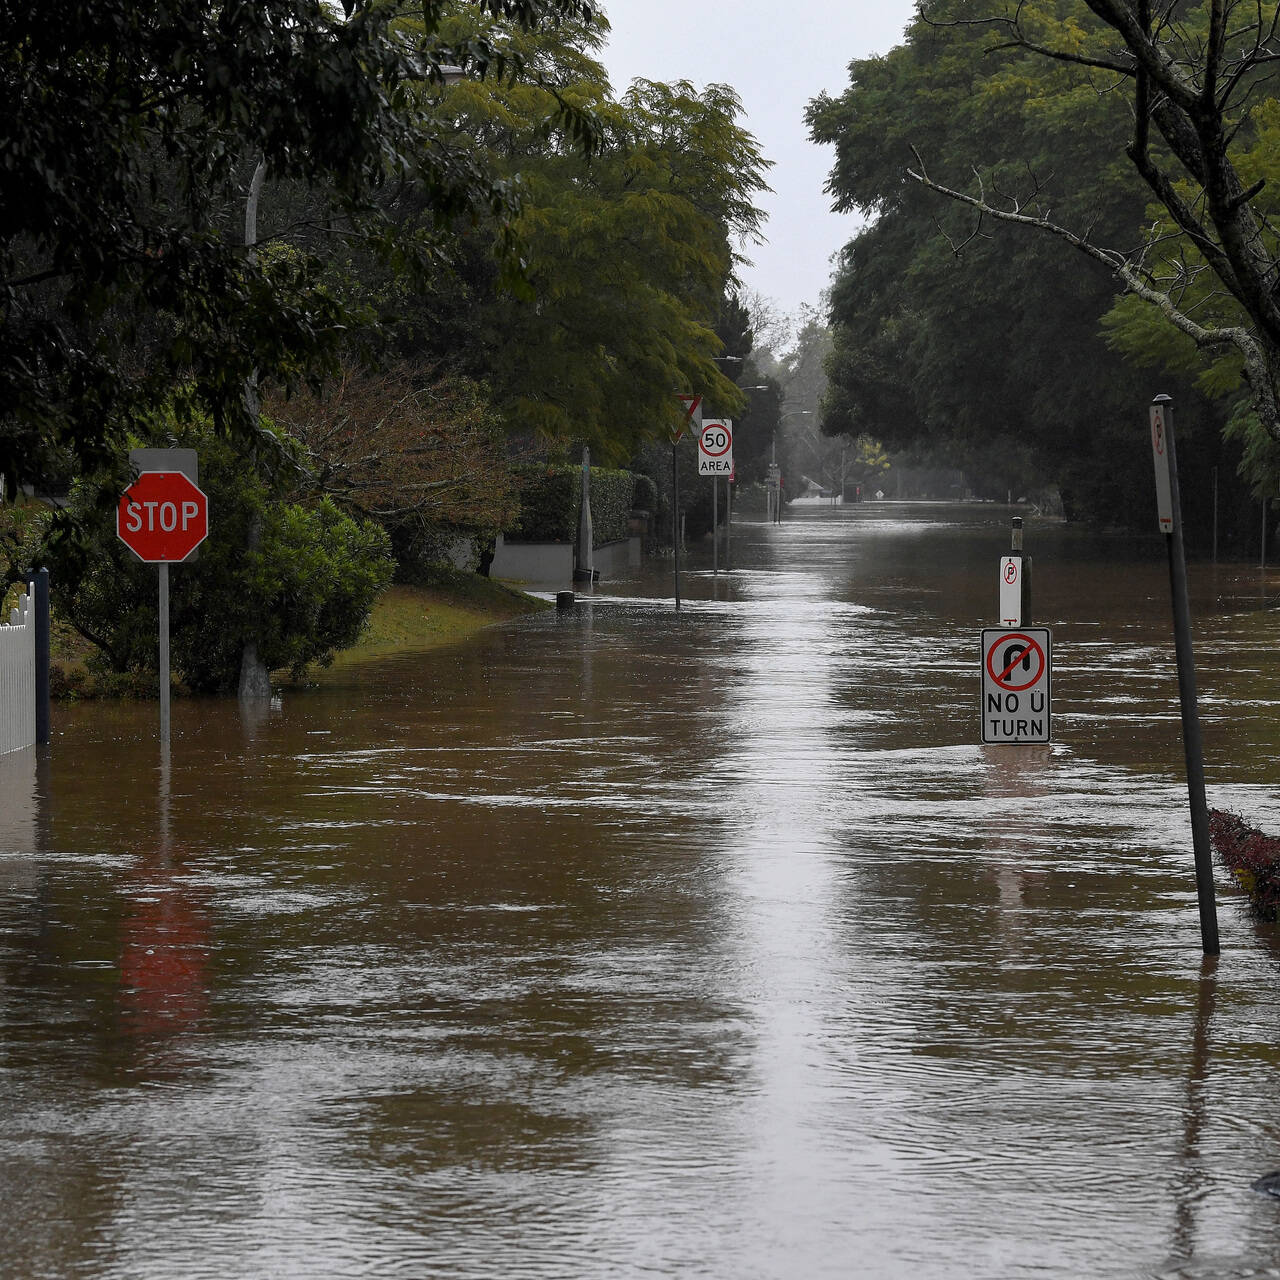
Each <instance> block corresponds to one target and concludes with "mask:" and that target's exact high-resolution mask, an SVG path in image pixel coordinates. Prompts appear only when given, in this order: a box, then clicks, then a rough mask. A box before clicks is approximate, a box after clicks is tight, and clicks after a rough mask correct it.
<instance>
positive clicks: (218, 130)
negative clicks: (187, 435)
mask: <svg viewBox="0 0 1280 1280" xmlns="http://www.w3.org/2000/svg"><path fill="white" fill-rule="evenodd" d="M470 7H471V8H472V9H474V10H476V11H479V12H483V13H486V14H491V15H496V16H499V17H501V18H503V19H504V20H506V21H510V22H514V23H516V24H522V23H523V24H527V25H536V24H538V23H540V22H546V23H552V24H554V23H555V22H557V21H559V20H561V19H574V20H581V19H584V18H588V17H589V16H590V15H591V14H592V12H593V8H592V5H591V4H590V3H589V2H588V0H470ZM445 8H446V6H445V4H444V3H443V2H442V0H422V3H421V4H415V6H414V13H415V14H416V15H418V17H419V19H420V26H419V28H418V36H419V38H418V39H416V40H413V41H410V40H408V39H406V38H405V35H404V32H403V30H402V29H401V27H400V25H399V23H398V16H397V11H396V6H395V5H392V4H388V3H386V2H385V0H344V2H343V10H344V12H343V13H337V12H336V11H335V10H334V9H333V8H332V7H331V6H330V5H329V4H327V3H325V0H253V3H248V2H247V0H228V3H224V4H217V5H213V4H208V3H206V2H205V0H175V2H174V3H170V4H165V5H162V6H157V5H146V4H142V5H140V4H137V3H135V2H134V0H43V2H42V3H40V4H29V3H22V2H21V0H4V2H3V3H0V49H2V50H3V53H2V54H0V153H3V155H4V157H5V163H4V165H3V166H2V167H0V475H2V476H4V477H6V478H7V479H8V481H9V482H10V484H11V485H12V484H13V483H14V482H15V481H17V480H19V479H21V480H31V481H35V482H38V483H44V482H46V481H47V480H48V479H49V477H50V476H51V474H54V473H55V472H56V471H57V470H59V469H62V470H64V471H65V470H66V469H67V468H68V467H69V466H71V467H73V466H75V465H92V464H94V463H96V462H100V461H102V460H103V459H104V458H105V457H107V456H108V455H109V453H110V445H111V442H112V441H113V440H117V439H120V438H122V436H123V434H124V433H125V432H126V431H127V430H128V429H130V428H131V427H133V428H138V427H141V426H142V425H143V424H145V423H146V421H147V420H148V419H149V418H150V417H151V416H152V415H153V414H154V413H156V412H158V411H160V410H161V409H162V408H164V407H165V406H167V405H168V403H169V401H170V399H171V397H172V396H173V395H174V393H175V391H181V392H182V394H183V395H184V396H186V397H187V398H188V399H189V400H191V401H194V402H196V403H199V404H201V405H203V406H204V407H205V408H206V409H207V410H208V412H209V414H210V415H211V417H212V420H213V422H214V423H215V425H216V426H217V427H218V429H219V430H232V431H235V432H236V433H238V434H239V435H240V436H241V437H249V438H251V437H252V436H253V435H254V434H255V433H256V432H257V423H256V420H255V417H254V414H253V413H252V411H251V409H248V408H246V405H245V402H244V395H243V391H244V388H245V386H246V383H247V382H248V381H249V380H250V379H251V378H252V377H253V376H255V373H256V375H257V376H261V377H262V378H264V379H277V380H279V381H281V382H282V383H284V384H293V383H296V382H297V381H298V380H299V379H300V377H301V376H302V375H304V374H306V373H308V372H310V371H312V370H313V369H314V368H315V367H316V366H317V364H322V363H323V362H324V360H325V359H326V358H327V357H328V356H330V355H331V354H332V352H333V351H334V350H335V349H336V347H337V345H338V343H339V342H340V341H341V340H342V337H343V335H344V334H345V333H346V332H347V331H348V328H349V326H350V324H351V322H352V320H353V316H352V315H351V314H350V309H349V308H348V307H347V306H345V305H344V304H343V302H342V300H341V299H340V298H339V297H338V296H337V295H336V294H335V293H334V292H333V291H332V290H331V289H329V288H326V287H325V286H324V283H323V279H322V267H323V265H324V263H325V261H326V260H327V258H328V257H329V252H330V251H329V250H328V248H327V247H324V245H323V244H322V242H324V241H332V239H333V235H332V233H333V232H339V233H341V234H342V235H345V236H348V237H352V238H354V239H356V240H358V241H361V242H362V243H364V244H365V245H367V246H369V247H370V248H371V249H377V250H378V251H380V252H385V253H393V254H394V256H395V260H396V264H397V269H398V270H399V271H401V272H407V273H410V274H413V273H418V272H420V271H421V270H423V269H424V268H425V267H426V266H428V265H429V263H430V262H431V261H432V260H433V257H434V254H435V251H436V249H437V248H438V244H437V242H436V240H435V239H434V238H432V237H430V236H427V235H413V236H411V235H408V234H405V232H404V229H403V226H402V224H401V223H399V222H397V221H396V220H395V219H394V218H391V217H389V216H388V214H389V208H390V206H391V205H392V204H394V202H393V201H389V200H388V198H387V194H386V193H387V192H388V191H392V192H394V191H396V190H399V189H400V187H401V185H404V186H407V187H411V188H412V189H413V190H414V191H415V192H417V193H418V199H419V203H420V204H421V205H422V206H423V207H424V208H425V209H427V210H428V211H429V212H430V213H432V214H433V215H436V216H437V217H438V218H444V219H448V218H453V217H458V216H462V215H467V214H473V213H476V212H477V211H480V210H488V211H492V212H495V213H502V212H504V211H506V210H508V209H509V208H510V204H511V200H510V190H509V187H508V185H507V184H506V183H505V182H503V181H501V180H498V179H495V178H494V177H493V176H492V175H491V174H490V173H489V172H488V171H487V170H486V169H485V168H484V166H483V165H482V164H480V163H479V162H478V161H477V158H476V157H475V156H473V155H472V154H470V153H469V152H468V151H467V150H466V149H465V148H457V147H451V146H449V145H448V142H447V140H444V139H441V138H438V137H435V136H432V135H430V134H425V133H424V132H423V130H422V127H421V125H422V121H421V117H420V115H419V113H418V112H417V110H416V103H417V101H418V95H417V86H419V85H421V84H422V83H424V82H431V81H439V79H440V78H441V66H442V65H444V64H447V63H451V62H460V63H461V64H462V65H464V66H465V67H467V68H469V69H473V70H474V71H475V72H476V73H477V74H483V73H485V72H488V71H493V72H495V73H496V72H499V71H506V70H509V69H510V68H511V67H512V65H513V64H512V62H511V59H510V58H509V57H508V55H507V54H506V52H505V51H500V50H497V49H496V48H495V47H494V46H493V45H492V44H491V43H490V42H488V41H486V40H484V39H483V38H475V39H470V40H468V41H466V42H465V43H463V44H462V45H461V46H456V47H455V46H451V45H450V44H448V43H447V42H445V41H444V40H443V39H441V37H440V35H439V27H440V23H441V20H442V17H443V16H444V11H445ZM562 114H563V115H564V118H565V120H566V122H567V123H566V125H565V130H566V132H567V133H568V134H569V135H572V136H575V137H577V138H578V139H579V140H580V139H581V138H582V137H583V136H584V135H586V134H588V133H589V132H590V122H589V121H588V120H587V118H586V117H585V116H583V115H582V114H581V113H578V112H575V111H574V110H573V109H572V106H571V104H562ZM259 165H261V166H262V170H265V172H267V173H269V174H270V175H272V176H273V177H274V178H277V179H280V180H284V181H292V182H294V183H296V184H299V185H301V186H302V187H306V188H313V189H315V190H317V191H318V192H320V193H321V194H322V199H320V200H319V201H318V207H319V208H320V211H321V214H322V216H319V217H317V218H315V219H313V221H314V222H315V226H316V229H317V230H316V232H315V234H314V236H313V239H312V242H311V243H310V244H302V245H301V246H300V247H299V248H298V251H297V252H295V253H292V254H289V255H267V254H264V255H259V256H257V257H255V256H253V255H246V254H245V253H244V251H243V248H242V233H241V230H240V228H241V226H242V225H243V224H242V220H241V218H242V215H241V207H242V206H241V201H242V198H243V195H244V193H245V191H246V190H247V189H248V188H249V187H250V185H251V175H253V174H254V173H255V170H258V166H259ZM262 170H258V172H259V173H261V171H262Z"/></svg>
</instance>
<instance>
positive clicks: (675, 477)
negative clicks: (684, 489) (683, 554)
mask: <svg viewBox="0 0 1280 1280" xmlns="http://www.w3.org/2000/svg"><path fill="white" fill-rule="evenodd" d="M671 550H672V551H673V552H674V554H675V564H676V612H677V613H679V612H680V468H679V466H678V465H677V464H676V445H675V441H674V440H673V441H672V442H671Z"/></svg>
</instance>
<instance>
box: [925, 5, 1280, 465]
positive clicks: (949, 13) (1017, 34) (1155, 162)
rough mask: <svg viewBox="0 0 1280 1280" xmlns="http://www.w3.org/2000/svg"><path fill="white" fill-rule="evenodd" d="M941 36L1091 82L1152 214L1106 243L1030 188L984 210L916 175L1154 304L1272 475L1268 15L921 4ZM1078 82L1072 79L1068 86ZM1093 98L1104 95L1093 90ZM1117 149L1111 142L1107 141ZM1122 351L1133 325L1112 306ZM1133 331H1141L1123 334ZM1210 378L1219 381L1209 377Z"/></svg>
mask: <svg viewBox="0 0 1280 1280" xmlns="http://www.w3.org/2000/svg"><path fill="white" fill-rule="evenodd" d="M927 10H928V13H929V15H930V18H931V19H932V20H934V21H937V22H940V23H942V24H944V25H950V26H952V27H955V28H964V27H972V26H973V24H974V23H975V21H976V22H978V23H980V24H981V26H982V28H983V29H984V30H985V31H986V32H987V33H988V35H989V34H990V33H992V32H994V33H995V34H996V36H997V44H998V46H999V48H1000V49H1001V50H1002V51H1004V52H1005V54H1006V56H1007V57H1009V58H1013V59H1016V60H1017V61H1019V62H1020V63H1025V61H1026V59H1027V58H1028V57H1031V58H1038V59H1046V60H1049V61H1050V62H1051V63H1052V64H1054V65H1056V66H1058V67H1063V68H1067V69H1069V70H1070V71H1071V72H1074V73H1076V74H1077V76H1078V78H1080V79H1081V80H1084V78H1085V77H1086V76H1087V77H1088V79H1089V81H1090V82H1091V83H1093V84H1095V85H1097V86H1098V89H1099V92H1097V93H1096V95H1095V96H1096V97H1097V99H1098V101H1099V102H1102V101H1104V100H1105V101H1106V103H1107V104H1108V107H1109V112H1108V115H1109V121H1110V127H1109V131H1108V132H1107V133H1106V134H1104V135H1102V136H1103V137H1104V138H1106V139H1108V140H1109V145H1110V147H1111V148H1112V150H1111V152H1110V154H1111V156H1112V157H1113V158H1115V159H1119V157H1120V156H1123V157H1125V159H1126V160H1127V162H1128V164H1129V165H1130V166H1132V171H1133V172H1134V173H1135V174H1136V175H1137V177H1138V178H1139V179H1140V180H1141V183H1142V184H1144V186H1145V188H1146V190H1147V193H1148V195H1149V197H1151V198H1152V199H1153V200H1154V202H1155V214H1156V216H1155V217H1154V219H1152V220H1151V222H1150V223H1149V226H1148V230H1147V232H1146V234H1145V235H1142V236H1140V237H1135V236H1133V235H1128V236H1122V237H1114V236H1111V235H1108V234H1105V233H1104V229H1102V228H1099V227H1097V226H1094V225H1091V224H1089V223H1088V222H1087V221H1077V220H1074V219H1071V218H1069V217H1064V216H1062V213H1061V212H1060V211H1059V210H1058V208H1057V207H1056V206H1055V207H1054V208H1052V209H1051V208H1050V206H1049V202H1048V200H1047V199H1046V197H1045V192H1044V190H1043V188H1042V186H1041V184H1040V183H1039V182H1038V181H1031V182H1026V181H1024V182H1023V183H1022V184H1020V185H1019V186H1017V187H1011V188H1009V189H1008V190H1007V191H1006V192H1005V193H1003V194H1002V196H1001V198H1000V199H999V200H995V199H993V197H992V194H991V193H990V192H989V191H988V190H986V189H983V188H979V189H977V190H976V191H975V190H968V191H962V190H958V189H955V188H954V187H952V186H949V185H947V184H945V183H943V182H941V181H938V180H937V178H936V177H935V176H933V174H932V173H931V172H930V170H929V169H928V168H927V167H926V166H925V164H924V163H923V162H921V163H919V164H918V165H917V167H916V172H915V175H914V176H915V177H916V179H917V180H918V181H920V182H921V183H923V184H924V185H925V186H927V187H929V188H931V189H933V190H935V191H939V192H942V193H943V194H946V195H948V196H949V197H950V198H952V199H954V200H957V201H959V202H961V203H963V204H966V205H968V206H969V207H970V208H972V209H975V210H977V211H978V212H979V213H980V214H981V216H983V217H984V218H988V219H999V220H1002V221H1004V222H1006V223H1011V224H1015V225H1020V226H1023V227H1031V228H1036V229H1039V230H1041V231H1043V232H1047V233H1049V234H1050V235H1052V236H1054V237H1056V238H1058V239H1059V240H1062V241H1065V242H1066V243H1068V244H1070V245H1072V246H1074V247H1075V248H1076V249H1078V250H1080V251H1081V252H1082V253H1084V254H1085V255H1087V256H1088V257H1090V258H1092V259H1093V260H1094V261H1095V262H1097V263H1099V264H1100V265H1101V266H1103V267H1104V268H1106V269H1107V270H1108V271H1109V272H1110V273H1111V274H1112V276H1113V278H1114V279H1115V281H1116V282H1117V283H1118V284H1119V286H1120V287H1121V288H1122V289H1123V290H1124V291H1125V292H1127V293H1129V294H1132V295H1134V296H1135V297H1137V298H1140V299H1142V300H1143V301H1145V302H1147V303H1149V304H1151V305H1153V306H1154V307H1155V308H1156V309H1157V311H1158V312H1159V314H1160V315H1161V316H1162V317H1163V318H1164V319H1165V321H1167V322H1168V323H1169V324H1170V325H1172V326H1174V327H1175V328H1176V329H1177V330H1178V331H1179V333H1180V334H1182V335H1183V336H1184V337H1185V338H1186V339H1188V340H1189V341H1190V342H1191V343H1193V344H1194V345H1195V347H1196V348H1198V349H1199V350H1200V351H1202V352H1205V353H1207V354H1208V355H1209V356H1210V357H1211V358H1214V359H1219V360H1220V358H1221V357H1222V356H1223V355H1224V354H1228V355H1229V360H1228V364H1230V363H1235V365H1236V366H1237V368H1238V369H1239V372H1240V376H1241V377H1242V379H1243V381H1244V382H1245V383H1246V384H1247V386H1248V389H1249V393H1250V397H1251V401H1252V408H1253V426H1252V428H1251V427H1250V425H1249V424H1248V423H1245V422H1238V423H1237V426H1238V428H1239V429H1240V431H1241V432H1242V433H1243V434H1245V435H1246V436H1247V437H1250V439H1251V450H1250V455H1249V460H1250V463H1251V465H1252V467H1253V469H1254V470H1255V472H1256V471H1258V470H1262V471H1270V472H1271V473H1272V474H1273V475H1274V473H1275V470H1276V457H1277V450H1276V447H1275V446H1276V443H1277V442H1278V441H1280V299H1277V295H1276V290H1275V277H1276V272H1277V269H1278V268H1280V241H1278V239H1277V235H1276V233H1275V230H1274V218H1275V214H1276V212H1277V208H1276V206H1275V203H1274V202H1275V199H1276V196H1275V191H1274V187H1273V186H1271V185H1270V184H1271V179H1272V176H1273V171H1274V168H1275V154H1276V151H1275V143H1276V142H1277V141H1278V140H1280V138H1278V137H1277V106H1276V103H1275V100H1274V99H1273V98H1272V97H1271V95H1270V94H1269V92H1268V87H1269V79H1270V74H1271V67H1272V64H1273V63H1274V61H1275V58H1276V56H1277V45H1276V41H1277V35H1278V25H1280V9H1278V8H1277V6H1276V5H1275V4H1274V3H1271V4H1262V3H1249V4H1246V3H1243V2H1242V0H1200V2H1198V3H1187V4H1177V5H1152V4H1151V3H1150V0H1083V2H1082V3H1068V2H1066V0H1059V2H1058V3H1056V4H1049V3H1038V4H1026V5H1022V4H1019V5H1013V4H1003V3H995V4H991V5H989V6H987V7H986V9H985V12H983V13H982V14H981V15H975V14H973V13H972V10H971V9H970V11H969V12H962V9H961V7H959V6H957V5H955V4H953V3H951V0H941V2H940V3H937V4H931V5H929V6H927ZM1080 73H1084V75H1080ZM1104 87H1105V89H1106V92H1105V93H1103V92H1101V90H1102V89H1103V88H1104ZM1118 128H1119V129H1123V130H1124V131H1125V132H1126V134H1127V137H1126V138H1125V139H1124V140H1123V141H1120V140H1118V139H1116V130H1117V129H1118ZM1126 321H1127V322H1128V337H1127V338H1126V337H1124V336H1121V338H1120V343H1121V345H1123V346H1126V347H1127V348H1128V349H1130V350H1132V349H1133V347H1134V343H1135V340H1136V329H1135V327H1134V326H1135V320H1134V313H1133V312H1132V310H1129V309H1126V310H1125V311H1124V312H1123V313H1122V315H1121V317H1120V327H1121V328H1122V329H1123V328H1124V327H1125V324H1126ZM1138 327H1141V326H1140V324H1138ZM1219 378H1220V375H1219Z"/></svg>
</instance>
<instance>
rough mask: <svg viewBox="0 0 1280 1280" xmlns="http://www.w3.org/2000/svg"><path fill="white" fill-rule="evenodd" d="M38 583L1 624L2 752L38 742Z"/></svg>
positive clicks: (0, 748)
mask: <svg viewBox="0 0 1280 1280" xmlns="http://www.w3.org/2000/svg"><path fill="white" fill-rule="evenodd" d="M35 740H36V606H35V584H34V583H33V584H32V586H31V590H30V591H28V592H27V593H26V594H25V595H22V596H19V597H18V607H17V608H16V609H12V610H10V612H9V624H8V626H0V755H3V754H4V753H5V752H6V751H18V750H21V748H23V747H30V746H34V745H35Z"/></svg>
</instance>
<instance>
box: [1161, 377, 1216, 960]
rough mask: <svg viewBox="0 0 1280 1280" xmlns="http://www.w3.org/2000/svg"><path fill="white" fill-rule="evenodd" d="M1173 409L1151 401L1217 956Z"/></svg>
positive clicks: (1206, 923)
mask: <svg viewBox="0 0 1280 1280" xmlns="http://www.w3.org/2000/svg"><path fill="white" fill-rule="evenodd" d="M1172 410H1173V400H1172V399H1171V398H1170V397H1169V396H1165V395H1159V396H1156V398H1155V399H1154V400H1153V401H1152V402H1151V447H1152V452H1153V454H1154V457H1155V467H1156V495H1157V501H1158V504H1159V507H1160V511H1159V517H1160V528H1161V529H1162V530H1163V531H1164V533H1165V542H1166V545H1167V547H1168V550H1169V587H1170V591H1171V593H1172V596H1173V638H1174V648H1175V650H1176V652H1177V658H1178V696H1179V699H1180V701H1181V703H1182V744H1183V751H1184V753H1185V755H1186V761H1187V796H1188V800H1189V802H1190V806H1191V839H1192V845H1193V847H1194V849H1195V862H1196V896H1197V898H1198V900H1199V905H1200V938H1201V942H1202V944H1203V947H1204V954H1205V955H1207V956H1216V955H1217V954H1218V952H1219V943H1218V912H1217V904H1216V902H1215V899H1214V889H1213V855H1212V850H1211V845H1210V841H1209V805H1208V802H1207V801H1206V799H1205V791H1204V746H1203V742H1202V740H1201V736H1200V711H1199V705H1198V700H1197V696H1196V662H1195V653H1194V651H1193V648H1192V641H1191V605H1190V601H1189V598H1188V593H1187V559H1186V550H1185V548H1184V546H1183V541H1182V509H1181V506H1182V504H1181V499H1180V495H1179V492H1178V458H1177V453H1176V451H1175V445H1174V439H1173V412H1172ZM1162 473H1163V474H1162ZM1166 476H1167V480H1166V478H1165V477H1166ZM1166 484H1167V488H1166ZM1166 495H1167V496H1166ZM1166 503H1167V506H1166Z"/></svg>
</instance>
